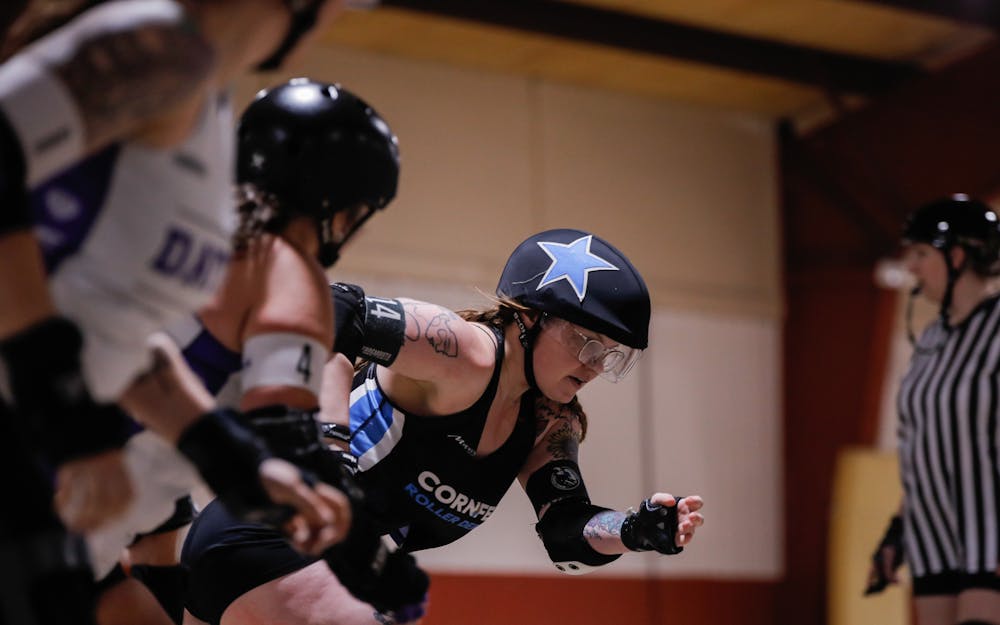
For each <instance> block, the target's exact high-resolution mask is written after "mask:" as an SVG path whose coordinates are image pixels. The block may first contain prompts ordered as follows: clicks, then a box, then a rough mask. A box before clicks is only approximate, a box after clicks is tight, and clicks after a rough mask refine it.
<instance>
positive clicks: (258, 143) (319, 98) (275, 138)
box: [236, 78, 399, 265]
mask: <svg viewBox="0 0 1000 625" xmlns="http://www.w3.org/2000/svg"><path fill="white" fill-rule="evenodd" d="M236 179H237V182H239V183H240V184H247V183H250V184H253V185H254V186H255V187H257V188H258V189H259V190H261V191H263V192H265V193H269V194H271V195H273V196H274V197H275V198H276V199H277V201H278V203H279V207H278V210H279V212H282V213H284V214H286V215H293V214H298V215H303V214H304V215H308V216H310V217H312V218H314V219H315V220H316V221H317V223H322V222H323V221H325V220H328V219H331V218H332V217H333V215H334V214H335V213H337V212H338V211H342V210H346V209H351V208H354V207H357V206H359V205H362V204H364V205H366V206H368V207H369V208H370V209H372V210H375V209H381V208H384V207H385V206H386V204H388V203H389V202H390V201H391V200H392V198H393V197H395V195H396V185H397V183H398V180H399V146H398V142H397V140H396V136H395V135H394V134H392V131H391V130H390V129H389V126H388V124H386V122H385V120H383V119H382V118H381V117H380V116H379V114H378V113H377V112H375V110H374V109H372V108H371V107H370V106H369V105H368V104H367V103H366V102H365V101H364V100H362V99H361V98H359V97H357V96H356V95H354V94H353V93H351V92H350V91H348V90H346V89H344V88H342V87H340V86H339V85H335V84H328V83H321V82H316V81H313V80H310V79H308V78H295V79H292V80H290V81H289V82H287V83H285V84H282V85H280V86H277V87H274V88H273V89H269V90H265V91H261V92H260V93H259V94H257V98H256V99H255V100H254V101H253V102H252V103H251V104H250V106H249V107H247V109H246V111H245V112H244V113H243V116H242V117H241V118H240V124H239V128H238V130H237V167H236ZM357 225H360V223H359V224H357ZM323 231H324V232H325V231H326V230H325V229H323ZM330 245H333V249H332V250H330V249H326V250H324V252H323V255H328V254H329V253H333V254H334V256H333V258H334V259H335V258H336V251H337V250H336V248H337V247H339V246H337V245H335V244H330V243H329V242H326V241H324V247H327V248H329V247H330ZM328 260H329V259H328ZM324 264H325V265H329V264H332V260H330V262H324Z"/></svg>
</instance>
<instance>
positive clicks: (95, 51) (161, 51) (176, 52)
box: [53, 24, 213, 147]
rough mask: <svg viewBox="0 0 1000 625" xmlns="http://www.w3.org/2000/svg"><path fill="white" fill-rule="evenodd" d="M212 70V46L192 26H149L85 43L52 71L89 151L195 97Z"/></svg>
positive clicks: (96, 38)
mask: <svg viewBox="0 0 1000 625" xmlns="http://www.w3.org/2000/svg"><path fill="white" fill-rule="evenodd" d="M212 64H213V54H212V48H211V46H210V45H209V44H208V42H207V41H205V40H204V39H203V38H202V37H201V36H200V35H199V34H198V33H197V32H196V31H195V30H194V29H193V28H192V27H191V26H190V25H184V24H174V25H168V24H150V25H146V26H142V27H138V28H134V29H132V30H129V31H120V32H113V33H108V34H105V35H102V36H99V37H95V38H94V39H92V40H89V41H86V42H84V43H83V44H82V45H81V46H80V48H79V49H78V50H77V51H76V53H75V54H74V55H73V56H72V57H71V58H70V59H68V60H67V61H66V62H64V63H62V64H61V65H59V66H57V67H54V68H53V70H54V71H55V73H56V74H57V75H58V76H59V77H60V78H61V79H62V81H63V82H64V83H65V84H66V86H67V88H68V89H69V90H70V91H71V92H72V93H73V96H74V97H75V99H76V101H77V105H78V107H79V110H80V114H81V115H82V117H83V119H84V123H85V125H86V128H87V143H88V147H93V146H100V145H104V144H105V143H108V142H111V141H114V140H115V139H118V138H120V137H121V136H122V135H123V134H124V133H126V132H128V131H129V130H132V129H134V128H135V127H136V126H137V125H138V123H140V122H143V121H146V120H149V119H151V118H153V117H156V116H159V115H163V114H166V113H168V112H170V111H171V110H172V109H173V107H175V106H176V105H178V104H179V103H181V102H184V101H185V100H187V99H188V98H190V97H191V96H193V95H194V94H195V93H197V91H198V90H199V89H200V88H201V87H202V84H203V82H204V80H205V79H206V77H207V76H208V74H209V72H210V71H211V69H212Z"/></svg>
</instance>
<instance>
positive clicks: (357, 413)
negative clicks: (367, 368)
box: [350, 378, 393, 458]
mask: <svg viewBox="0 0 1000 625" xmlns="http://www.w3.org/2000/svg"><path fill="white" fill-rule="evenodd" d="M369 379H370V378H369ZM365 384H366V389H365V391H364V393H363V394H362V395H361V396H360V397H358V398H357V400H356V401H354V402H353V403H352V404H351V409H350V414H351V453H352V454H353V455H354V457H355V458H360V457H361V456H363V455H364V454H365V452H366V451H368V450H369V449H372V448H373V447H375V446H376V445H378V444H379V442H380V441H381V440H382V437H384V436H385V434H386V432H388V431H389V428H390V427H392V419H393V410H392V405H391V404H389V402H388V401H386V399H385V396H383V395H382V390H381V389H380V388H378V385H376V384H374V381H372V383H370V384H369V383H368V379H366V380H365Z"/></svg>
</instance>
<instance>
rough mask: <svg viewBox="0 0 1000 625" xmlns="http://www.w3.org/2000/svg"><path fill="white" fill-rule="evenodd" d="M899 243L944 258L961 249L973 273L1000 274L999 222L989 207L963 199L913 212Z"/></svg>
mask: <svg viewBox="0 0 1000 625" xmlns="http://www.w3.org/2000/svg"><path fill="white" fill-rule="evenodd" d="M903 240H904V241H905V242H908V243H927V244H928V245H931V246H933V247H935V248H937V249H938V250H941V252H943V253H945V254H947V253H948V251H949V250H951V248H953V247H955V246H956V245H957V246H961V247H962V248H964V249H965V251H966V254H967V255H968V257H969V262H970V263H971V266H972V268H973V269H974V270H975V271H976V272H977V273H979V274H981V275H986V276H992V275H997V274H1000V220H998V219H997V213H996V211H995V210H993V209H992V208H991V207H990V206H989V205H987V204H986V203H985V202H981V201H979V200H976V199H972V198H970V197H969V196H967V195H964V194H960V193H958V194H955V195H952V196H950V197H946V198H941V199H939V200H935V201H933V202H931V203H929V204H926V205H924V206H921V207H920V208H918V209H917V210H915V211H913V212H912V213H911V214H910V215H909V217H908V218H907V220H906V224H905V225H904V227H903Z"/></svg>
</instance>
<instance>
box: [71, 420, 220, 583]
mask: <svg viewBox="0 0 1000 625" xmlns="http://www.w3.org/2000/svg"><path fill="white" fill-rule="evenodd" d="M125 467H126V469H127V470H128V474H129V479H130V480H131V481H132V489H133V491H134V493H133V498H132V502H131V504H130V505H129V507H128V509H127V510H126V511H125V513H124V514H123V515H122V516H120V517H117V518H115V519H113V520H111V521H110V522H108V523H106V524H104V525H103V526H101V527H100V528H98V529H97V530H95V531H93V532H90V533H88V534H87V536H86V539H87V548H88V550H89V551H90V558H91V567H92V568H93V570H94V578H95V579H101V578H103V577H104V576H105V575H107V574H108V573H109V572H110V571H111V569H112V568H114V566H115V564H116V563H117V562H118V559H119V558H120V557H121V553H122V549H124V548H125V547H127V546H128V545H130V544H131V543H132V541H133V540H134V539H135V536H136V534H140V533H143V532H148V531H150V530H152V529H155V528H156V527H158V526H159V525H160V524H161V523H163V522H164V521H166V520H167V519H169V518H170V517H171V515H173V513H174V503H175V502H176V501H177V499H179V498H181V497H183V496H185V495H187V494H189V493H190V492H191V491H192V490H195V489H199V488H202V487H203V486H202V482H201V478H200V477H199V476H198V472H197V470H196V469H195V468H194V465H192V464H191V463H190V462H189V461H188V460H187V458H185V457H184V456H183V455H181V453H180V452H179V451H177V449H176V448H175V447H174V446H173V445H171V444H170V443H168V442H167V441H166V440H164V439H163V438H161V437H160V436H159V435H157V434H154V433H152V432H150V431H148V430H146V431H144V432H140V433H139V434H136V435H135V436H133V437H132V438H130V439H129V441H128V442H127V443H126V444H125Z"/></svg>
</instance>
